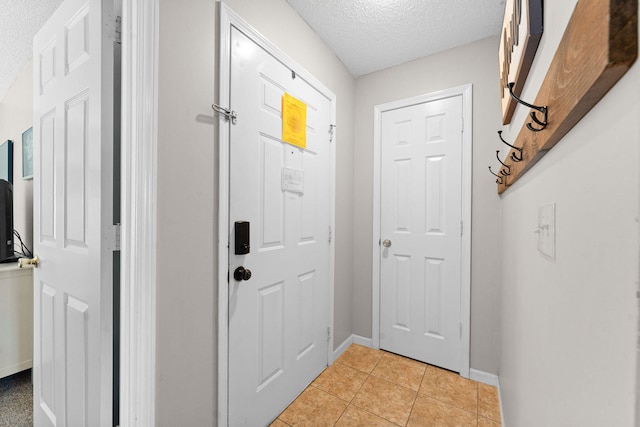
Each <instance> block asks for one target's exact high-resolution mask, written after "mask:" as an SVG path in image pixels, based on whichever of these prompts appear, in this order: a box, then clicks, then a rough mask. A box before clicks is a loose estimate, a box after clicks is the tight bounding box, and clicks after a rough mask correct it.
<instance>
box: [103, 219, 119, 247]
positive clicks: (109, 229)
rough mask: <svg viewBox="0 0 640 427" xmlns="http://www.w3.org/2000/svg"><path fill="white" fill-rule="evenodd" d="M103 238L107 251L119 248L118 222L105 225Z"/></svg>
mask: <svg viewBox="0 0 640 427" xmlns="http://www.w3.org/2000/svg"><path fill="white" fill-rule="evenodd" d="M104 239H105V243H106V246H107V250H109V251H119V250H120V224H113V225H108V226H106V230H105V233H104Z"/></svg>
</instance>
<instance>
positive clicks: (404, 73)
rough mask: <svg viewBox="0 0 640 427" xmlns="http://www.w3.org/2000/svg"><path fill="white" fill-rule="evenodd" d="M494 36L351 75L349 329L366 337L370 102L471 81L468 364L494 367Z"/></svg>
mask: <svg viewBox="0 0 640 427" xmlns="http://www.w3.org/2000/svg"><path fill="white" fill-rule="evenodd" d="M497 51H498V39H497V38H489V39H485V40H481V41H478V42H476V43H473V44H470V45H467V46H463V47H459V48H455V49H451V50H448V51H445V52H442V53H438V54H435V55H432V56H429V57H426V58H422V59H418V60H416V61H412V62H409V63H406V64H402V65H399V66H397V67H392V68H389V69H386V70H382V71H379V72H376V73H372V74H369V75H366V76H363V77H360V78H358V79H357V80H356V147H355V152H356V153H357V154H356V157H357V161H356V162H355V163H354V175H355V192H354V195H355V204H354V207H355V210H354V226H355V236H354V244H355V246H356V247H359V248H367V249H366V250H357V251H354V260H353V261H354V264H355V265H356V266H357V274H355V276H354V297H353V301H354V309H353V315H354V320H353V326H354V333H356V334H358V335H362V336H365V337H371V298H372V297H371V281H372V260H371V250H370V249H368V248H370V247H371V241H372V238H373V237H372V236H373V234H372V233H373V231H372V230H373V217H372V213H373V178H374V177H373V107H374V106H375V105H377V104H382V103H385V102H389V101H394V100H398V99H403V98H408V97H412V96H416V95H421V94H426V93H430V92H435V91H438V90H442V89H448V88H451V87H455V86H460V85H463V84H467V83H471V84H473V135H472V136H473V194H472V227H473V232H472V235H471V239H472V264H471V368H473V369H477V370H480V371H484V372H489V373H493V374H497V373H498V352H499V335H498V331H499V325H500V324H499V321H500V319H499V313H500V311H499V289H500V288H499V283H500V275H499V273H500V267H499V266H500V250H499V248H500V205H499V198H498V196H497V194H496V185H495V182H494V181H495V180H493V179H491V176H490V175H488V172H487V166H488V165H490V164H493V163H494V161H495V148H494V147H495V146H496V142H495V141H496V140H497V136H496V130H498V126H499V123H500V104H499V100H498V98H497V94H498V63H497V59H496V58H497Z"/></svg>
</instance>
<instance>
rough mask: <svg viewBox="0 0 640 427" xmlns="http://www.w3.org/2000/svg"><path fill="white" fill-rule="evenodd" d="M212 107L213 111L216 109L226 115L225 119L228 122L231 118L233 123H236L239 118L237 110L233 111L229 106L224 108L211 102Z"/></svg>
mask: <svg viewBox="0 0 640 427" xmlns="http://www.w3.org/2000/svg"><path fill="white" fill-rule="evenodd" d="M211 108H212V109H213V111H215V112H216V113H218V114H222V115H223V116H224V120H225V121H226V122H228V121H229V120H231V124H232V125H235V124H236V119H237V118H238V115H237V114H236V112H235V111H231V110H229V109H228V108H224V107H221V106H219V105H218V104H211Z"/></svg>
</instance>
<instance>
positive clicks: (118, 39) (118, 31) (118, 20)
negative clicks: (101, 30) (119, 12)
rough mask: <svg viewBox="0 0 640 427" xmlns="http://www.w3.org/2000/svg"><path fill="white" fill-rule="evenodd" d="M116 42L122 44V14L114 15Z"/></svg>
mask: <svg viewBox="0 0 640 427" xmlns="http://www.w3.org/2000/svg"><path fill="white" fill-rule="evenodd" d="M116 43H118V44H122V16H116Z"/></svg>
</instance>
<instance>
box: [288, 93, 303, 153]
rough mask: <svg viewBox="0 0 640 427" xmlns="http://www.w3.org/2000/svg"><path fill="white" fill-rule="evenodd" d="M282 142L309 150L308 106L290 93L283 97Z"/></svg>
mask: <svg viewBox="0 0 640 427" xmlns="http://www.w3.org/2000/svg"><path fill="white" fill-rule="evenodd" d="M282 140H283V141H284V142H286V143H287V144H291V145H295V146H296V147H300V148H307V104H305V103H304V102H302V101H300V100H299V99H296V98H294V97H293V96H291V95H289V94H288V93H285V94H284V96H283V97H282Z"/></svg>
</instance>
